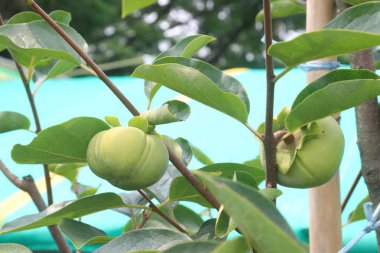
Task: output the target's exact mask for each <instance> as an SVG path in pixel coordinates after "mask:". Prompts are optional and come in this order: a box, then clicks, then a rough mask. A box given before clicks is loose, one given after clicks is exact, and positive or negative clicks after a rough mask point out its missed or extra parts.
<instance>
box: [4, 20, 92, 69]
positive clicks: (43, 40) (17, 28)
mask: <svg viewBox="0 0 380 253" xmlns="http://www.w3.org/2000/svg"><path fill="white" fill-rule="evenodd" d="M59 26H60V27H61V28H62V29H63V30H64V31H65V32H66V33H68V34H69V36H70V37H71V38H72V39H73V40H74V41H75V42H76V43H77V44H78V45H79V47H80V48H81V49H82V50H84V51H87V48H88V46H87V43H86V42H85V40H84V39H83V38H82V36H80V35H79V34H78V33H77V32H76V31H75V30H74V29H73V28H71V27H69V26H67V25H65V24H62V23H59ZM20 34H22V36H20ZM26 42H27V43H26ZM0 45H2V46H4V47H6V48H8V49H10V50H11V52H12V55H13V56H14V57H15V60H16V61H17V62H18V63H20V64H22V65H24V66H27V67H28V66H29V67H30V66H32V67H33V66H34V65H35V64H37V63H38V62H39V60H42V59H46V58H47V57H50V58H54V59H60V60H64V61H67V62H70V63H72V64H74V65H81V64H85V63H84V61H83V59H82V58H81V57H80V56H79V55H78V54H77V53H76V52H75V51H74V49H72V48H71V47H70V46H69V45H68V44H67V43H66V42H65V41H64V40H62V38H61V37H60V36H59V34H58V33H57V32H56V31H55V30H54V29H53V28H52V27H51V26H50V25H49V24H48V23H47V22H45V21H42V20H37V21H32V22H29V23H20V24H6V25H3V26H1V27H0Z"/></svg>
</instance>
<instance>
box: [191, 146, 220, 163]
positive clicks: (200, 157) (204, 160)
mask: <svg viewBox="0 0 380 253" xmlns="http://www.w3.org/2000/svg"><path fill="white" fill-rule="evenodd" d="M191 150H192V151H193V155H194V157H195V158H196V159H197V160H198V161H200V162H201V163H203V164H205V165H211V164H213V163H214V162H213V161H212V160H211V159H210V158H209V157H208V156H207V155H206V154H205V153H204V152H203V151H202V150H200V149H199V148H197V147H195V146H193V145H191Z"/></svg>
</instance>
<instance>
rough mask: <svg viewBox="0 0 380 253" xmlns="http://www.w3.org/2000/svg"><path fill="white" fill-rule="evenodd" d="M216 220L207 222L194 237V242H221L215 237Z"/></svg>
mask: <svg viewBox="0 0 380 253" xmlns="http://www.w3.org/2000/svg"><path fill="white" fill-rule="evenodd" d="M215 225H216V219H209V220H206V221H205V222H204V223H203V224H202V226H201V228H200V229H199V230H198V232H197V233H196V234H194V235H193V236H192V238H193V239H194V240H220V239H219V238H218V237H217V236H216V235H215Z"/></svg>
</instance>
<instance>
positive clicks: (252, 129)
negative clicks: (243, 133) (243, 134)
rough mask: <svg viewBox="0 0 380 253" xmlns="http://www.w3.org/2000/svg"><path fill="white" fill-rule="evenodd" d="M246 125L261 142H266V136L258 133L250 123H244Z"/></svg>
mask: <svg viewBox="0 0 380 253" xmlns="http://www.w3.org/2000/svg"><path fill="white" fill-rule="evenodd" d="M244 125H245V126H246V127H247V128H248V130H249V131H251V132H252V133H253V134H254V135H255V136H256V137H257V139H259V141H261V142H264V136H263V135H261V134H260V133H259V132H257V131H256V130H255V129H254V128H253V127H251V126H250V125H249V124H248V123H244Z"/></svg>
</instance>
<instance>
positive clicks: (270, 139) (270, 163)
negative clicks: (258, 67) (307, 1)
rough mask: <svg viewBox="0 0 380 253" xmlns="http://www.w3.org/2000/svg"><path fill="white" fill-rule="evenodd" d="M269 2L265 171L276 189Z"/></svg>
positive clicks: (265, 3) (266, 18) (267, 4)
mask: <svg viewBox="0 0 380 253" xmlns="http://www.w3.org/2000/svg"><path fill="white" fill-rule="evenodd" d="M270 4H271V3H270V0H263V6H264V33H265V68H266V79H267V97H266V115H265V134H264V150H265V170H266V182H265V186H266V187H267V188H276V187H277V175H276V174H277V173H276V157H275V140H274V136H273V107H274V82H273V80H274V78H275V75H274V68H273V59H272V57H271V56H270V55H269V54H268V50H269V47H270V46H271V45H272V15H271V7H270Z"/></svg>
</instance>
